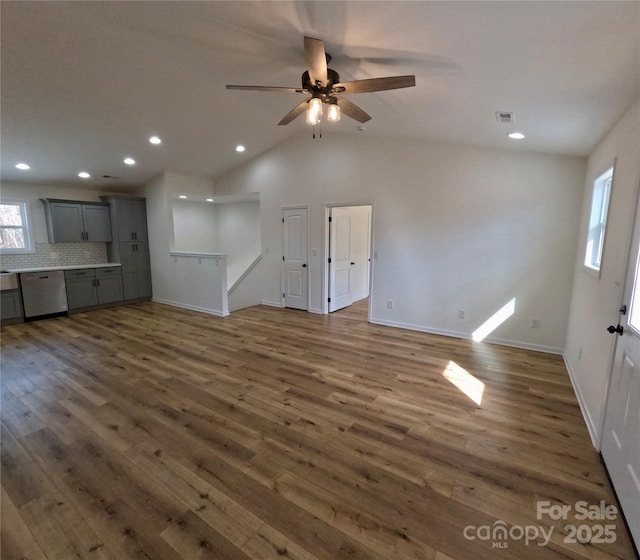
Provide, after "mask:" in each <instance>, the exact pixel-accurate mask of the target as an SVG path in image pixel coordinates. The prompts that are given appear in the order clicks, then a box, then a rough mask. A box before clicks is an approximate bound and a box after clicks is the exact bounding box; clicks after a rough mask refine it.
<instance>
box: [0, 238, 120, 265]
mask: <svg viewBox="0 0 640 560" xmlns="http://www.w3.org/2000/svg"><path fill="white" fill-rule="evenodd" d="M106 262H108V260H107V244H106V243H97V242H95V243H92V242H90V241H84V242H82V243H56V244H53V245H52V244H50V243H36V252H35V253H25V254H23V255H2V256H1V257H0V263H1V267H2V269H3V270H5V269H13V268H37V267H42V266H67V265H69V266H73V265H77V264H102V263H106Z"/></svg>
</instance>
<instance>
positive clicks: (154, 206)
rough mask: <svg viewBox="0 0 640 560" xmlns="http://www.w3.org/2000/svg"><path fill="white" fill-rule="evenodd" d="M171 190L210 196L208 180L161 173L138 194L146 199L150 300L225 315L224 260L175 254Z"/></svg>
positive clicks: (226, 308)
mask: <svg viewBox="0 0 640 560" xmlns="http://www.w3.org/2000/svg"><path fill="white" fill-rule="evenodd" d="M174 193H188V194H193V195H201V196H203V197H204V196H211V195H212V194H213V193H212V184H211V181H210V180H208V179H204V178H200V177H192V176H189V175H180V174H177V173H164V174H163V175H161V176H159V177H156V178H155V179H154V180H152V181H150V182H149V183H148V184H147V185H146V186H145V187H144V188H143V189H141V190H140V194H141V195H142V196H145V197H146V199H147V222H148V224H149V255H150V259H151V277H152V282H153V299H154V301H159V302H162V303H168V304H171V305H176V306H178V307H186V308H188V309H195V310H198V311H203V312H205V313H211V314H215V315H227V314H228V300H227V276H226V263H225V262H224V260H218V259H197V258H195V259H194V258H191V257H175V256H172V255H171V254H170V253H171V251H172V250H174V246H173V244H174V239H173V212H172V200H173V195H174Z"/></svg>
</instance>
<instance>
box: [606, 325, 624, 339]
mask: <svg viewBox="0 0 640 560" xmlns="http://www.w3.org/2000/svg"><path fill="white" fill-rule="evenodd" d="M607 330H608V331H609V332H610V333H611V334H613V333H618V334H619V335H620V336H622V333H623V332H624V327H623V326H622V325H618V326H617V327H614V326H613V325H609V326H608V327H607Z"/></svg>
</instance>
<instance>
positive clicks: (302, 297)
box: [282, 208, 309, 310]
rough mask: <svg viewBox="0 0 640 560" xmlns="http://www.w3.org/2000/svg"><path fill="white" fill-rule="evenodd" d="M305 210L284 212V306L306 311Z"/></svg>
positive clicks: (307, 283)
mask: <svg viewBox="0 0 640 560" xmlns="http://www.w3.org/2000/svg"><path fill="white" fill-rule="evenodd" d="M308 213H309V211H308V209H307V208H287V209H285V210H284V213H283V217H282V223H283V225H284V259H283V261H284V293H283V295H284V306H285V307H292V308H294V309H304V310H306V309H307V308H308V305H309V272H308V271H309V268H308V266H307V262H308V260H307V257H308V254H307V252H308V247H307V228H308V222H309V216H308Z"/></svg>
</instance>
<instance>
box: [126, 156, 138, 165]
mask: <svg viewBox="0 0 640 560" xmlns="http://www.w3.org/2000/svg"><path fill="white" fill-rule="evenodd" d="M124 162H125V163H126V164H127V165H135V164H136V160H135V159H133V158H130V157H128V158H124Z"/></svg>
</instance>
